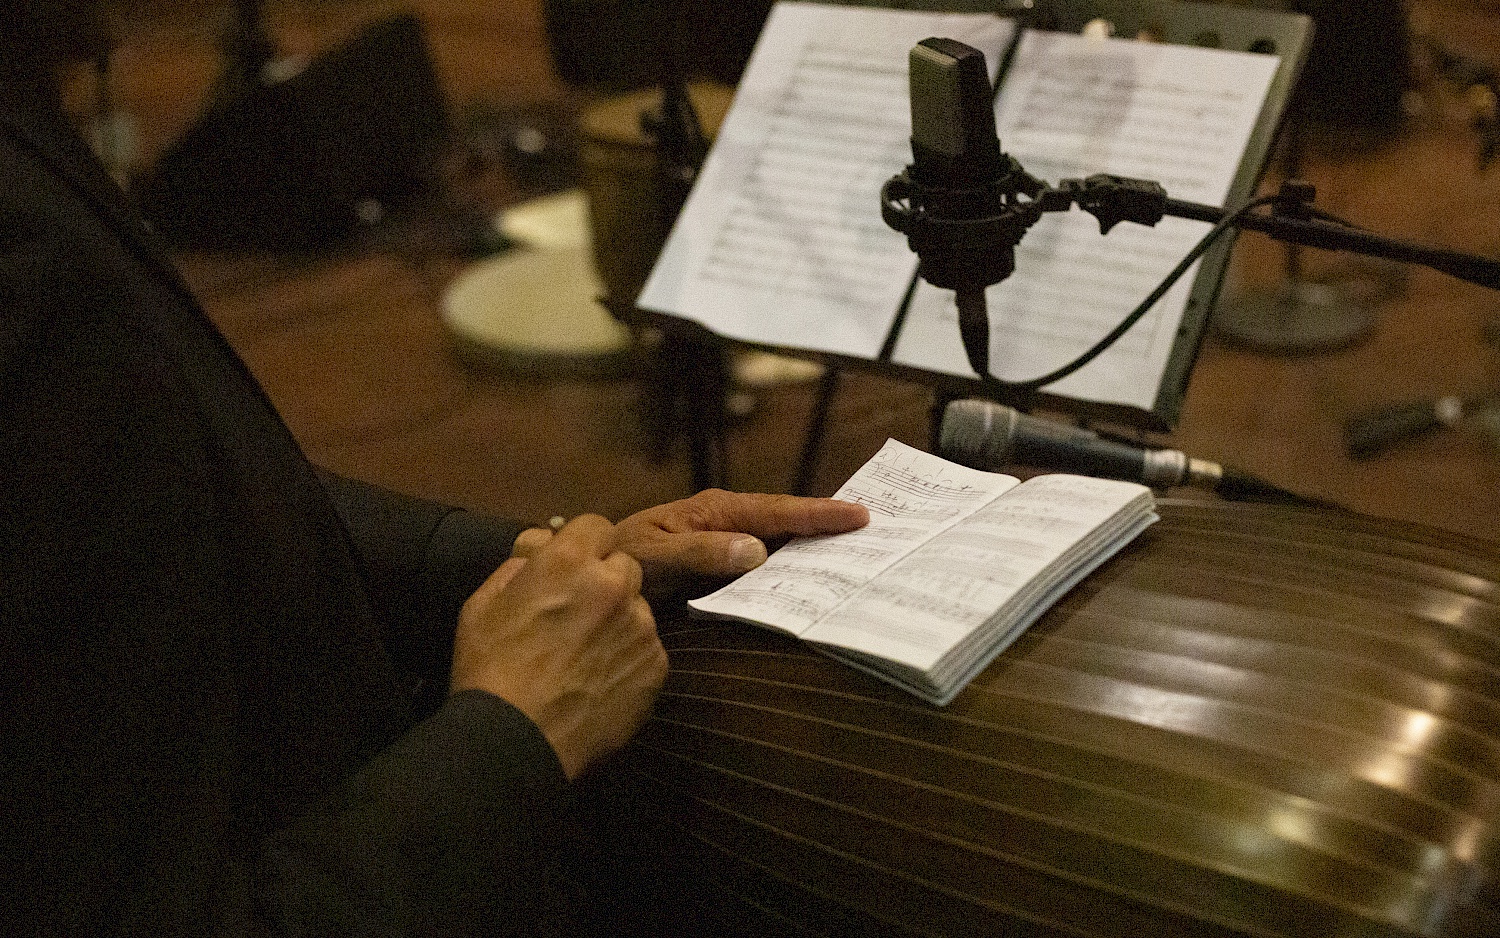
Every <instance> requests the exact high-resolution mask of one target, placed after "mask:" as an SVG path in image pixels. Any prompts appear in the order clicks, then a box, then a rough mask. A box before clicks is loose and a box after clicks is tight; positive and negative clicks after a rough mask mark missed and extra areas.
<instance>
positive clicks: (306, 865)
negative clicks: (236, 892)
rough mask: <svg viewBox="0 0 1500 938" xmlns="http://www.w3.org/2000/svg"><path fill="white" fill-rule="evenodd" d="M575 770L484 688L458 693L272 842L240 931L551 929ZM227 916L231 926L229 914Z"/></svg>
mask: <svg viewBox="0 0 1500 938" xmlns="http://www.w3.org/2000/svg"><path fill="white" fill-rule="evenodd" d="M565 790H566V779H565V776H564V774H563V771H562V766H561V765H560V764H559V763H558V761H557V757H556V755H555V754H554V753H553V751H552V749H551V747H550V746H549V745H548V744H547V742H546V739H545V738H544V737H543V736H542V734H541V732H540V731H539V730H537V728H536V726H535V725H534V724H532V723H531V721H530V720H528V719H527V718H526V717H525V716H523V715H522V714H521V713H520V712H519V711H517V710H516V709H515V708H513V707H512V706H510V704H508V703H506V702H505V701H503V700H501V699H500V698H498V697H494V696H492V695H490V694H487V693H484V692H483V691H466V692H464V693H461V694H457V695H455V696H453V697H451V698H449V699H448V701H447V702H446V703H445V704H444V705H443V707H442V708H441V709H440V710H439V711H438V712H437V713H436V714H434V715H433V716H432V717H430V718H428V719H427V720H426V721H424V722H423V723H421V724H419V725H418V726H417V727H415V728H414V729H413V730H411V731H410V732H409V733H407V734H406V735H405V736H404V737H402V738H401V739H400V740H398V741H397V742H396V743H395V744H394V745H393V746H391V747H390V748H389V749H387V750H385V751H384V752H382V753H381V754H380V755H378V756H377V757H376V758H375V759H374V760H373V761H372V762H370V763H369V764H368V765H367V766H366V767H365V768H364V769H363V770H361V771H360V772H359V773H358V775H356V776H355V777H354V779H353V780H352V781H351V782H350V783H349V784H348V785H347V786H346V787H345V789H344V791H343V792H342V793H341V794H340V796H339V797H338V798H337V799H335V800H334V801H332V802H330V803H329V804H328V805H326V806H325V807H324V808H322V809H320V810H317V811H314V812H312V813H311V814H309V815H307V816H306V817H304V818H303V819H302V820H301V821H299V822H297V823H295V824H294V825H292V826H290V827H288V828H286V829H283V830H281V831H278V832H277V833H276V834H274V835H273V836H272V837H271V838H270V839H269V840H268V841H267V842H266V843H265V844H264V845H263V849H262V851H261V861H260V863H259V866H258V868H257V869H256V870H255V872H254V874H253V879H252V882H251V883H250V884H249V885H250V888H249V890H248V891H249V893H250V895H251V896H253V897H254V898H253V899H252V900H250V902H249V903H247V904H248V906H249V907H248V908H247V909H246V910H245V911H246V912H247V913H248V917H249V919H250V920H251V921H253V922H255V924H254V925H250V923H249V922H245V923H243V925H244V926H245V927H243V928H241V927H234V926H233V925H231V927H230V928H229V929H227V930H228V931H230V932H231V933H240V932H244V933H250V934H254V933H256V932H262V933H267V932H268V933H270V934H276V935H299V936H315V935H392V936H394V935H403V936H404V935H479V934H483V935H510V934H527V935H552V934H562V933H564V932H567V931H569V930H570V926H569V924H568V920H569V918H570V909H569V908H568V903H567V892H566V890H565V889H564V887H563V886H562V880H561V878H560V863H561V860H562V857H561V854H560V848H559V845H560V843H561V841H562V839H561V837H560V836H559V826H560V825H559V818H560V816H561V809H562V807H563V802H564V793H565ZM226 924H229V923H226Z"/></svg>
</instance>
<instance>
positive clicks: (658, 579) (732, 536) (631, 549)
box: [515, 489, 870, 598]
mask: <svg viewBox="0 0 1500 938" xmlns="http://www.w3.org/2000/svg"><path fill="white" fill-rule="evenodd" d="M869 520H870V513H869V512H868V511H867V510H866V509H865V507H864V506H863V505H856V504H854V503H853V502H841V501H836V500H834V499H831V498H799V497H796V496H793V495H751V494H744V493H739V492H725V491H721V490H719V489H709V490H708V491H706V492H699V493H698V494H697V495H694V496H693V497H692V498H685V499H681V500H680V501H675V502H669V503H668V504H665V505H658V506H657V507H655V508H648V509H646V510H645V511H641V512H637V513H636V514H633V515H631V516H630V517H628V518H626V519H625V520H624V521H621V522H620V523H619V524H618V525H616V526H615V532H616V542H615V543H616V546H617V547H618V548H619V549H620V550H622V551H624V552H625V553H627V554H629V555H631V556H632V557H634V558H635V559H636V560H638V561H640V564H641V567H642V568H643V569H644V571H645V577H646V582H647V584H648V586H649V589H648V592H649V593H650V594H651V595H652V596H653V597H656V598H662V597H665V596H668V595H671V594H672V593H673V592H675V591H677V590H680V589H682V588H683V587H685V586H686V585H688V584H689V583H690V582H691V581H692V580H694V579H701V578H716V579H721V580H722V579H726V578H728V577H731V576H737V575H739V574H741V573H745V572H746V571H749V570H753V569H755V568H756V567H758V566H760V565H761V564H762V563H765V560H766V550H767V548H766V543H765V541H766V540H784V539H786V538H788V537H791V536H795V535H805V534H839V533H842V532H844V531H852V530H854V529H855V528H859V527H863V526H864V525H865V524H866V523H867V522H868V521H869ZM549 537H550V532H548V531H546V530H544V529H541V528H536V529H532V530H528V531H525V532H523V533H522V534H521V536H520V537H519V538H517V539H516V546H515V553H516V554H517V555H519V556H525V555H527V554H528V553H529V552H531V551H534V550H536V549H538V548H540V547H541V546H542V545H544V544H546V543H547V540H548V538H549Z"/></svg>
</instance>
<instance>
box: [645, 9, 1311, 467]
mask: <svg viewBox="0 0 1500 938" xmlns="http://www.w3.org/2000/svg"><path fill="white" fill-rule="evenodd" d="M841 5H844V6H869V7H889V6H900V7H903V8H919V9H927V10H937V11H943V12H955V11H961V12H974V11H986V12H988V11H994V10H995V6H996V5H995V4H993V3H973V2H954V0H949V2H933V0H921V2H915V3H901V4H893V3H883V2H849V3H844V4H841ZM1016 19H1017V20H1018V21H1020V25H1022V26H1024V27H1028V28H1031V29H1044V30H1057V31H1067V32H1077V31H1081V30H1082V29H1083V27H1084V26H1085V25H1086V24H1089V23H1091V22H1093V21H1096V20H1101V19H1102V20H1106V21H1108V22H1110V23H1112V24H1113V27H1114V29H1113V31H1114V33H1115V34H1116V35H1127V36H1136V35H1141V36H1149V37H1151V38H1152V39H1154V40H1156V41H1160V42H1166V43H1171V44H1176V45H1197V46H1210V47H1217V48H1225V49H1234V50H1240V51H1247V52H1259V53H1273V52H1274V53H1275V54H1276V55H1277V56H1278V63H1277V65H1276V67H1275V68H1274V72H1273V75H1272V79H1271V81H1270V84H1269V88H1268V90H1267V94H1266V98H1265V101H1264V102H1263V104H1262V106H1261V110H1260V111H1259V113H1258V116H1257V117H1256V119H1255V122H1254V126H1253V131H1252V132H1251V134H1250V136H1249V139H1248V141H1247V143H1246V146H1245V147H1244V150H1243V153H1242V155H1241V158H1240V160H1239V163H1238V167H1237V169H1236V171H1235V173H1234V176H1233V180H1232V184H1231V186H1230V188H1229V192H1228V197H1227V199H1226V202H1228V203H1235V202H1239V201H1241V200H1244V199H1247V198H1248V197H1250V196H1251V195H1252V194H1253V193H1254V191H1255V189H1256V187H1257V185H1258V183H1259V180H1260V178H1261V175H1262V172H1263V170H1264V168H1265V163H1266V158H1267V155H1268V154H1269V152H1270V149H1271V144H1272V141H1273V139H1274V137H1275V135H1276V132H1277V128H1278V127H1279V125H1280V123H1281V118H1282V115H1283V113H1284V112H1285V110H1286V106H1287V101H1288V98H1289V96H1290V92H1291V90H1292V87H1293V84H1294V82H1295V79H1296V77H1297V74H1298V73H1299V71H1300V69H1301V66H1302V64H1303V61H1304V59H1305V57H1306V53H1307V48H1308V40H1309V20H1308V19H1307V18H1306V17H1303V16H1299V15H1295V14H1289V13H1283V12H1281V11H1273V10H1265V9H1250V8H1244V7H1227V6H1216V5H1208V4H1202V3H1177V2H1147V3H1139V2H1123V0H1056V2H1052V3H1044V4H1039V5H1038V6H1036V7H1034V8H1032V9H1030V10H1028V11H1025V12H1024V15H1017V16H1016ZM1004 79H1005V72H1004V71H1003V69H1002V73H1001V76H1000V81H1001V82H1002V83H1003V82H1004ZM873 197H874V193H872V198H873ZM1231 248H1232V235H1231V236H1228V237H1226V238H1224V239H1221V241H1220V242H1219V243H1218V244H1217V245H1216V246H1215V247H1214V248H1212V249H1211V250H1210V251H1209V252H1208V253H1207V254H1206V255H1205V256H1204V257H1203V259H1202V260H1201V262H1200V265H1199V269H1198V272H1197V274H1196V276H1195V278H1194V279H1193V282H1192V284H1191V286H1190V289H1189V291H1188V300H1187V304H1186V309H1185V310H1184V312H1183V315H1182V320H1181V324H1180V327H1179V328H1178V331H1177V334H1176V336H1175V341H1173V342H1172V344H1171V351H1170V354H1169V357H1168V360H1167V363H1166V366H1165V370H1164V373H1163V376H1162V378H1161V380H1160V384H1159V388H1158V389H1157V391H1156V399H1155V401H1154V403H1153V404H1152V406H1151V407H1149V408H1144V407H1133V406H1126V405H1121V404H1115V403H1107V402H1099V401H1089V400H1083V399H1079V398H1070V397H1065V396H1062V395H1058V394H1051V393H1048V392H1046V391H1042V392H1040V393H1037V394H1034V395H1029V396H1028V399H1027V401H1026V402H1025V404H1026V406H1043V407H1046V408H1047V409H1050V410H1057V411H1062V412H1067V413H1071V414H1074V415H1077V416H1079V417H1083V418H1091V419H1104V420H1109V421H1113V422H1116V423H1122V424H1126V425H1130V426H1134V427H1136V428H1139V429H1142V430H1168V429H1170V428H1171V427H1172V426H1174V425H1175V423H1176V421H1177V419H1178V416H1179V414H1180V411H1181V407H1182V403H1183V400H1184V398H1185V396H1186V389H1187V382H1188V377H1189V375H1190V373H1191V370H1192V366H1193V364H1194V362H1195V360H1196V357H1197V355H1198V352H1199V350H1200V348H1201V344H1202V341H1203V339H1204V336H1205V334H1206V326H1207V321H1208V316H1209V312H1210V311H1211V309H1212V307H1213V305H1214V302H1215V300H1216V299H1217V296H1218V293H1219V289H1220V287H1221V285H1222V282H1223V277H1224V273H1225V270H1226V267H1227V263H1228V259H1229V254H1230V251H1231ZM655 315H660V313H650V312H648V313H647V316H648V317H649V316H655ZM667 318H669V319H672V320H674V321H677V322H679V323H680V322H681V321H682V315H681V314H680V313H679V314H678V315H669V316H667ZM903 325H904V324H903V320H902V318H901V317H900V316H897V318H896V319H895V321H894V325H892V327H891V332H890V334H889V335H888V336H887V340H886V341H885V342H884V343H883V346H882V348H881V350H880V352H879V354H877V355H875V356H873V358H866V357H863V356H861V355H848V354H842V353H840V352H828V351H821V350H820V351H817V352H813V353H809V352H808V350H806V349H798V348H796V347H792V346H787V345H785V344H777V343H776V342H773V341H762V340H760V339H757V338H755V337H753V336H752V337H749V338H747V337H746V336H744V335H737V336H736V339H737V340H739V341H744V342H746V343H747V344H750V345H752V346H760V347H765V348H768V349H770V350H772V351H778V352H789V353H791V354H803V355H808V354H812V355H813V357H817V358H819V359H821V360H823V361H825V362H826V363H828V364H829V365H830V366H831V367H833V368H843V367H854V368H867V369H868V368H874V369H876V370H880V371H883V372H885V373H888V374H891V375H893V376H896V377H899V378H903V379H908V380H913V381H916V382H918V383H923V384H927V385H930V386H932V387H933V388H934V390H935V391H937V392H938V393H939V394H948V395H951V396H959V395H974V394H977V395H981V396H993V388H992V386H990V385H988V384H986V383H985V382H982V381H980V380H978V379H975V378H968V377H962V376H959V375H956V374H948V373H937V372H935V371H932V370H928V369H924V368H918V367H912V366H910V365H905V364H902V363H900V362H898V361H894V360H893V354H892V353H893V350H894V348H895V346H896V342H897V339H898V337H899V333H900V330H901V329H902V328H903ZM836 385H837V376H836V375H830V376H827V377H826V378H825V381H824V384H823V388H822V390H821V392H820V398H819V404H818V406H817V408H815V412H814V416H813V420H812V424H811V426H810V428H809V433H808V438H807V442H806V445H805V447H804V453H803V459H802V461H801V466H800V467H799V470H798V479H797V483H796V485H795V488H796V489H797V490H799V491H803V490H805V488H806V485H807V481H808V477H809V476H810V471H811V465H812V462H813V459H814V458H815V455H816V452H817V449H818V447H819V445H820V443H821V434H822V427H823V421H824V419H825V418H826V414H827V403H828V398H829V397H830V396H831V395H832V394H833V393H834V392H835V389H836Z"/></svg>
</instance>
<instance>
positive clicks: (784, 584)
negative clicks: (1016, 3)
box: [694, 440, 1016, 633]
mask: <svg viewBox="0 0 1500 938" xmlns="http://www.w3.org/2000/svg"><path fill="white" fill-rule="evenodd" d="M1015 484H1016V480H1015V479H1013V478H1011V477H1010V476H1002V475H996V474H994V473H988V472H980V471H978V470H974V469H969V468H967V467H964V466H959V465H955V464H953V463H950V462H947V461H946V460H943V459H941V458H939V457H936V456H933V455H931V454H929V453H924V452H922V451H921V450H918V449H914V448H913V447H910V446H907V445H905V444H903V443H900V442H897V441H895V440H889V441H887V442H886V444H885V446H883V447H882V448H881V450H880V451H879V452H878V453H877V454H876V455H875V456H874V457H872V458H871V459H870V461H869V462H867V463H866V464H865V465H864V466H863V467H862V468H861V469H860V470H859V471H858V472H856V473H855V474H854V475H853V476H852V477H850V479H849V481H847V482H845V483H844V485H843V486H842V487H841V488H840V489H839V490H838V491H837V492H836V493H834V497H835V498H840V499H844V500H846V501H854V502H858V503H860V504H862V505H865V506H866V507H867V508H869V509H870V523H869V524H868V525H867V526H866V527H864V528H861V529H860V530H858V531H851V532H849V533H847V534H840V535H836V536H833V537H811V538H802V539H799V540H796V541H793V542H792V543H790V544H788V545H786V546H785V547H783V548H782V549H781V550H779V551H777V552H776V553H775V554H773V555H772V556H771V558H770V559H769V560H767V561H766V563H765V564H763V565H762V566H761V567H760V568H759V569H756V570H752V571H751V572H750V573H748V574H746V575H745V576H743V577H740V578H739V579H738V580H736V581H735V582H734V583H731V584H730V585H729V586H727V587H725V588H724V589H723V590H720V591H719V592H718V593H715V594H714V595H713V596H710V597H707V599H706V600H696V601H695V602H694V606H695V608H701V609H703V610H704V611H707V612H724V613H725V614H729V615H738V616H740V617H741V618H748V619H753V620H763V621H769V622H771V623H773V624H775V625H777V626H778V627H781V628H785V629H787V630H789V631H795V632H798V633H800V632H801V631H802V630H803V629H805V628H806V627H808V626H810V625H811V624H812V623H813V622H815V621H816V620H817V619H818V618H821V617H822V616H823V615H825V614H827V613H828V612H829V611H830V610H832V609H834V608H835V607H836V606H838V605H839V604H840V603H841V602H843V601H844V600H845V599H847V598H848V597H849V596H850V595H852V594H853V593H854V592H855V591H856V590H858V589H859V588H860V587H862V586H864V585H865V584H866V583H868V582H869V581H870V580H871V579H872V578H873V577H874V576H876V575H877V574H878V573H880V571H882V570H884V569H886V568H888V567H890V566H891V565H892V564H893V563H895V562H896V561H898V560H899V559H900V558H901V557H903V556H905V555H906V554H908V553H910V552H911V551H912V549H913V548H915V547H916V546H917V545H919V544H921V543H923V542H924V541H926V540H928V539H929V538H931V537H932V536H933V535H934V534H936V533H937V532H939V531H941V530H942V529H943V528H945V527H947V526H949V525H951V524H952V523H953V522H955V521H956V520H958V519H959V518H962V517H964V516H966V515H970V514H973V513H974V512H975V511H977V510H979V509H980V508H981V507H983V506H984V505H985V504H986V503H988V502H990V501H991V500H992V499H993V498H994V497H995V496H996V495H998V494H1000V493H1001V492H1003V491H1005V490H1006V489H1008V488H1010V487H1011V486H1014V485H1015ZM731 607H732V609H731ZM734 610H737V611H734Z"/></svg>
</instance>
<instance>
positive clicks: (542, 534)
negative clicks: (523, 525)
mask: <svg viewBox="0 0 1500 938" xmlns="http://www.w3.org/2000/svg"><path fill="white" fill-rule="evenodd" d="M551 542H552V532H551V531H550V530H548V529H547V528H527V529H526V530H524V531H522V532H521V533H520V534H518V535H517V536H516V542H515V543H514V544H512V545H511V548H510V555H511V556H512V557H532V556H535V555H536V552H537V551H539V550H541V549H542V548H543V547H546V546H547V545H548V544H549V543H551Z"/></svg>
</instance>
